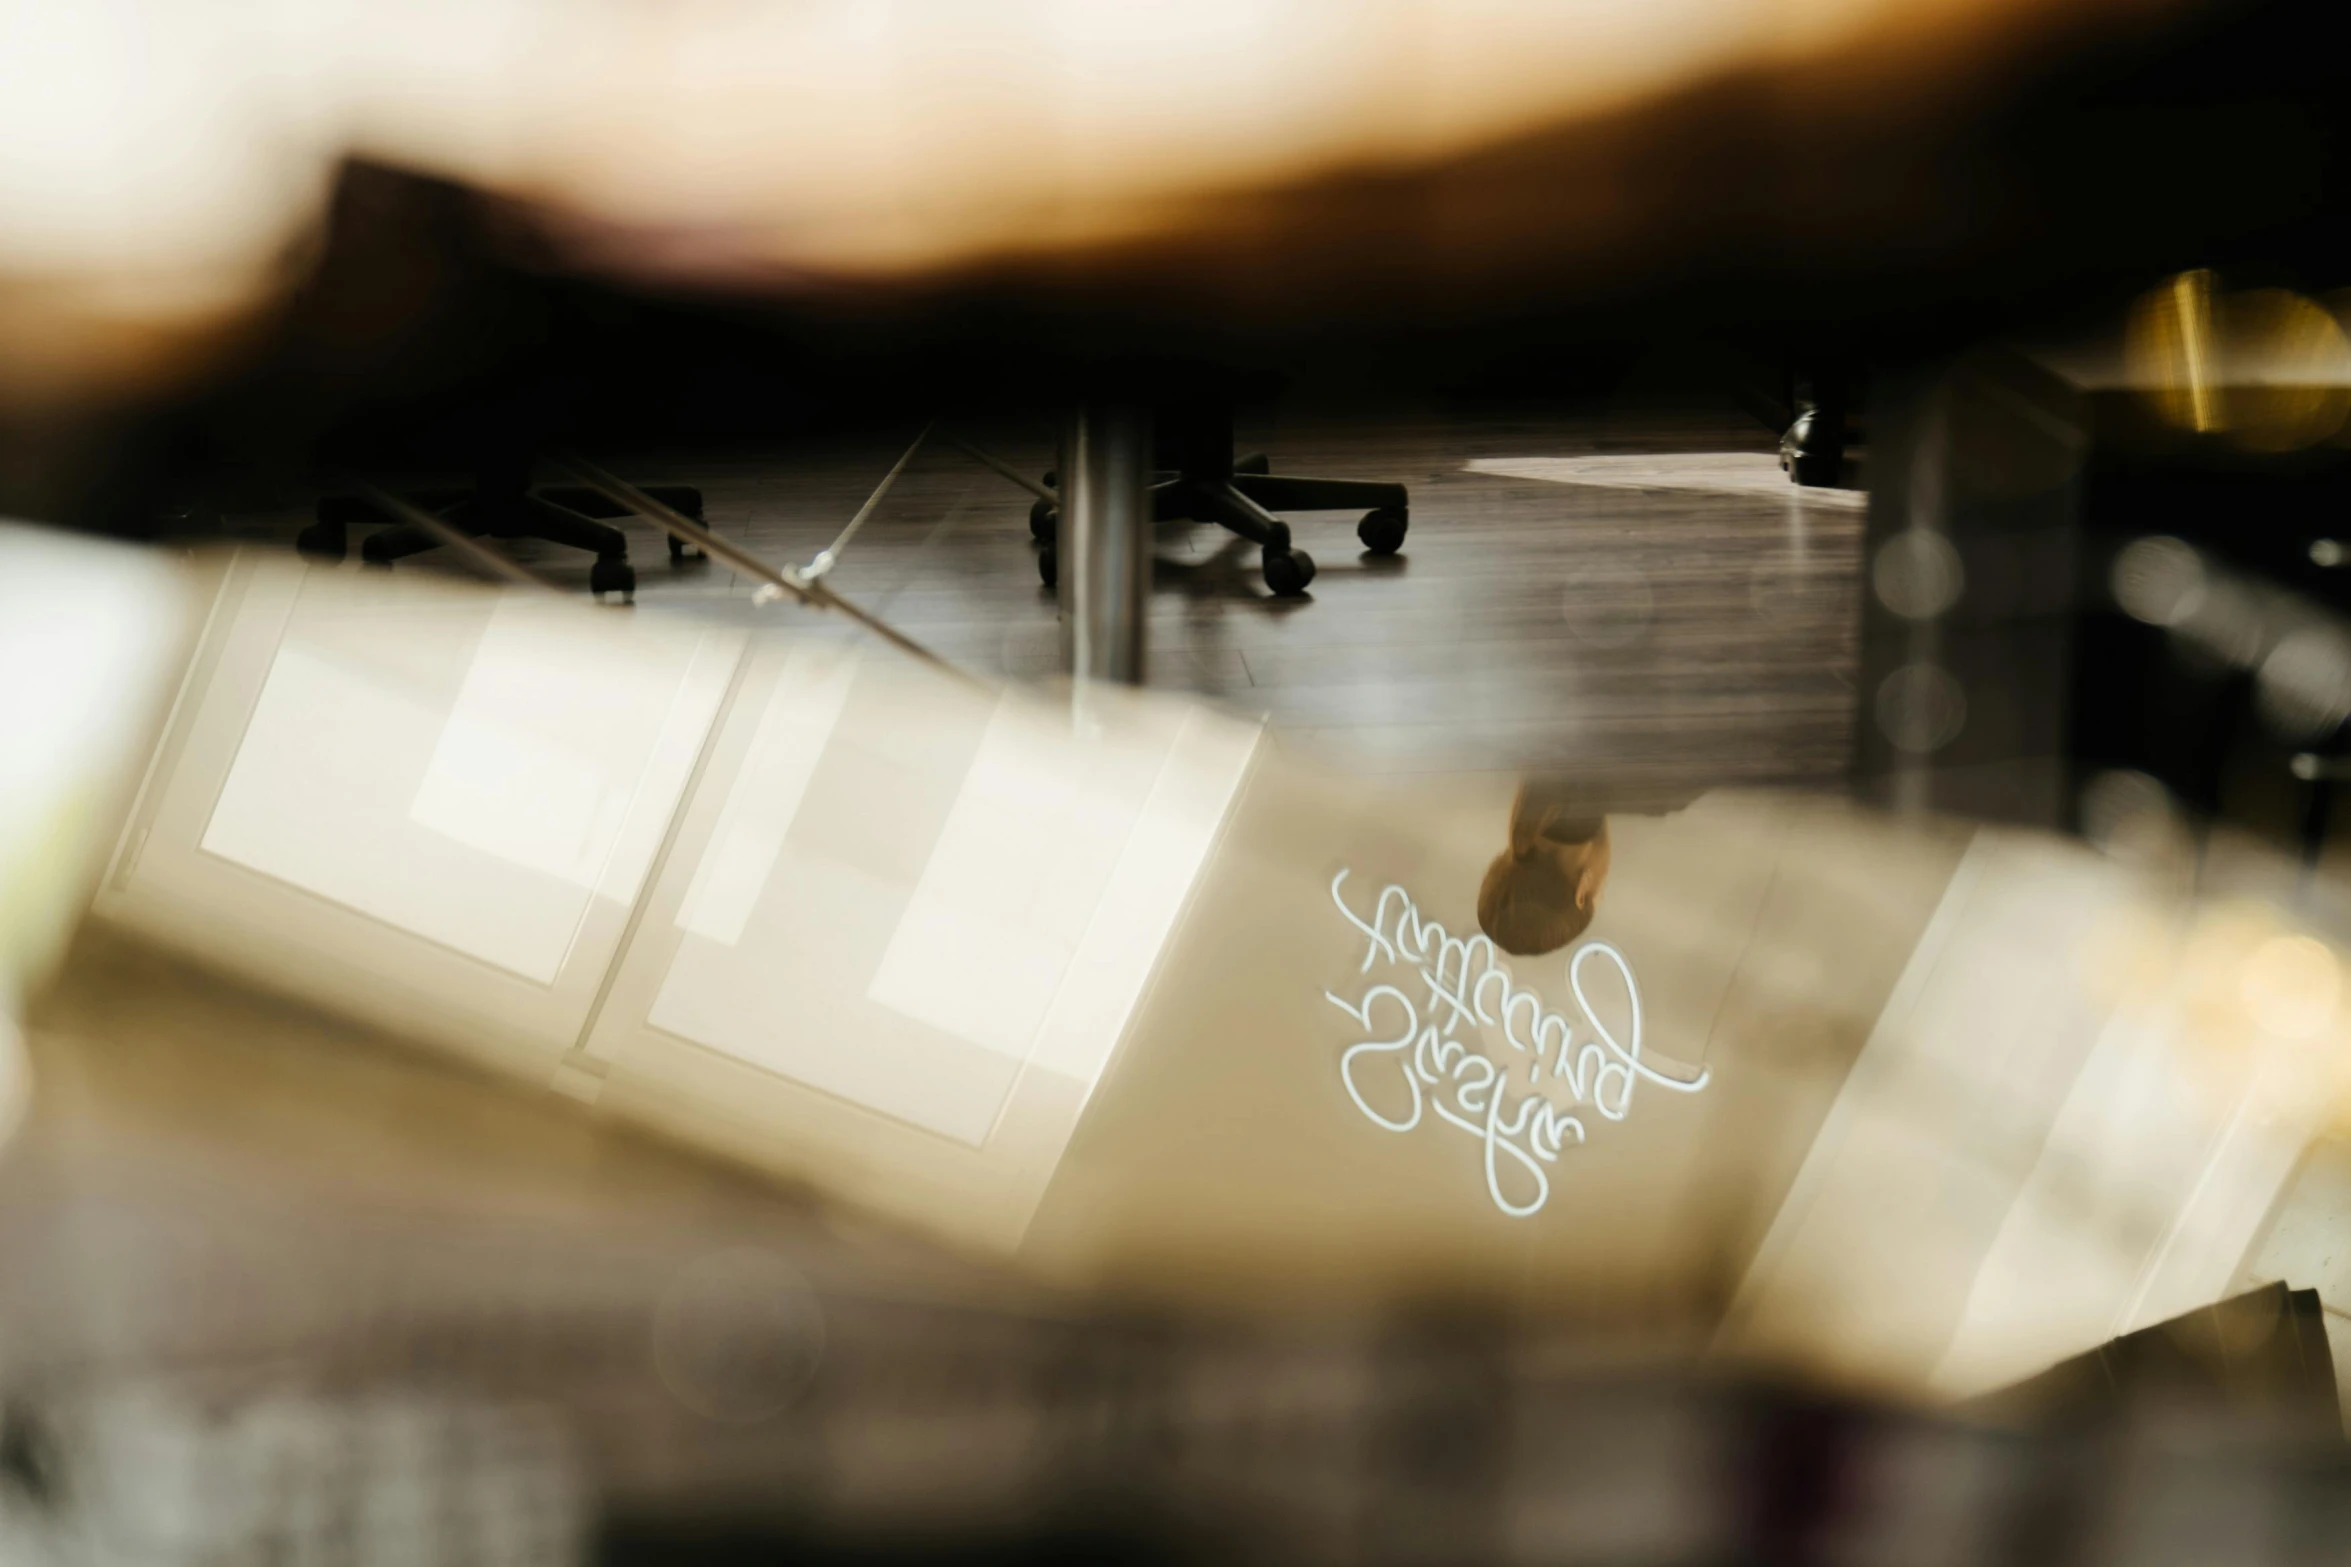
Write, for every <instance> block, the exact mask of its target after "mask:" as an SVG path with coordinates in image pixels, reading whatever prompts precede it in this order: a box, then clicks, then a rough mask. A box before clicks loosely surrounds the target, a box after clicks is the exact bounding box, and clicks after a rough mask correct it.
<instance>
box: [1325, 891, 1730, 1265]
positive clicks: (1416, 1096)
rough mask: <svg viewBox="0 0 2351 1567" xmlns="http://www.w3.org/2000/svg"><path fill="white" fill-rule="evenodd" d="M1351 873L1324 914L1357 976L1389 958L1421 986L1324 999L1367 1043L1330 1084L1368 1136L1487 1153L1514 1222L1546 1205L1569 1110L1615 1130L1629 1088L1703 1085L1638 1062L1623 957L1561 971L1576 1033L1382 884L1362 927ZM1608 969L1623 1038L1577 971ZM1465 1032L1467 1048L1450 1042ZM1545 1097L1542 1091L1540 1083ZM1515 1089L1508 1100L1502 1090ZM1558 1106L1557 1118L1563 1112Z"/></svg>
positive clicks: (1574, 1128)
mask: <svg viewBox="0 0 2351 1567" xmlns="http://www.w3.org/2000/svg"><path fill="white" fill-rule="evenodd" d="M1347 876H1348V873H1347V872H1346V871H1341V872H1339V874H1338V875H1336V876H1334V877H1332V878H1331V902H1332V903H1334V904H1336V905H1337V906H1338V910H1339V913H1340V914H1341V915H1342V916H1344V917H1345V918H1346V921H1347V923H1348V924H1350V925H1353V926H1354V927H1355V928H1356V929H1357V930H1359V931H1361V932H1363V936H1364V942H1365V945H1364V951H1363V966H1362V969H1361V970H1360V972H1362V973H1364V974H1369V973H1370V972H1371V971H1372V965H1373V963H1374V962H1376V961H1379V960H1382V959H1385V960H1386V962H1387V963H1389V964H1391V965H1396V966H1400V967H1402V968H1404V969H1406V970H1408V971H1410V973H1409V975H1408V976H1407V977H1406V983H1407V984H1413V983H1415V982H1417V986H1418V988H1419V990H1420V992H1421V994H1420V995H1419V996H1418V997H1417V998H1416V997H1415V996H1414V995H1412V994H1410V993H1408V992H1407V991H1406V990H1405V989H1403V988H1401V987H1400V986H1398V985H1394V984H1388V983H1381V984H1375V985H1373V986H1372V987H1371V988H1370V989H1369V990H1366V991H1365V992H1364V993H1363V995H1362V996H1361V998H1360V999H1358V1000H1355V1001H1348V1000H1347V999H1345V998H1344V997H1341V996H1339V995H1337V994H1334V993H1333V992H1331V991H1327V990H1326V991H1324V992H1323V996H1324V999H1326V1000H1328V1001H1329V1002H1330V1004H1331V1005H1332V1006H1335V1007H1337V1008H1338V1009H1339V1010H1340V1011H1342V1012H1344V1013H1346V1014H1347V1016H1349V1017H1350V1018H1353V1019H1354V1020H1355V1022H1356V1023H1357V1024H1358V1025H1359V1026H1360V1027H1361V1028H1362V1029H1363V1030H1364V1032H1365V1035H1366V1037H1365V1038H1364V1039H1363V1040H1362V1041H1361V1042H1360V1043H1358V1044H1355V1045H1351V1046H1349V1047H1348V1048H1347V1050H1346V1051H1345V1052H1344V1053H1343V1054H1341V1056H1340V1057H1339V1081H1340V1082H1341V1083H1342V1084H1344V1085H1345V1087H1346V1090H1347V1097H1348V1098H1350V1099H1352V1100H1353V1101H1355V1108H1356V1109H1358V1110H1360V1111H1362V1112H1363V1113H1364V1115H1365V1116H1366V1117H1367V1118H1368V1119H1369V1120H1370V1121H1371V1123H1372V1124H1373V1125H1375V1126H1378V1127H1381V1128H1383V1129H1384V1130H1387V1131H1391V1132H1409V1131H1411V1130H1412V1129H1413V1128H1415V1127H1417V1126H1419V1125H1420V1124H1421V1121H1422V1119H1423V1117H1424V1116H1429V1115H1433V1116H1434V1117H1435V1118H1436V1119H1437V1120H1438V1121H1441V1122H1443V1123H1445V1124H1447V1125H1451V1126H1455V1127H1458V1128H1460V1129H1461V1130H1462V1131H1464V1132H1467V1133H1468V1134H1469V1135H1470V1136H1472V1137H1475V1138H1477V1139H1478V1140H1479V1141H1480V1142H1481V1143H1482V1144H1483V1145H1484V1148H1485V1163H1486V1191H1487V1193H1488V1194H1489V1195H1490V1196H1492V1197H1493V1199H1494V1205H1495V1206H1496V1207H1498V1208H1500V1209H1501V1210H1502V1211H1503V1212H1504V1213H1506V1214H1509V1215H1510V1216H1511V1217H1512V1218H1519V1219H1523V1218H1526V1217H1528V1216H1530V1215H1532V1214H1535V1213H1538V1212H1540V1211H1541V1210H1542V1207H1543V1204H1544V1203H1545V1202H1547V1201H1549V1200H1550V1197H1551V1178H1550V1176H1549V1174H1548V1173H1546V1170H1545V1166H1547V1165H1550V1164H1554V1163H1556V1162H1557V1161H1558V1158H1559V1154H1560V1150H1561V1149H1563V1148H1566V1147H1568V1146H1569V1145H1571V1144H1580V1143H1582V1142H1583V1140H1584V1123H1583V1120H1582V1118H1581V1117H1580V1116H1578V1115H1577V1114H1575V1113H1573V1112H1574V1110H1575V1109H1580V1108H1582V1107H1583V1106H1586V1105H1589V1106H1590V1107H1591V1108H1592V1109H1594V1110H1597V1111H1598V1112H1600V1114H1601V1116H1602V1117H1603V1118H1604V1119H1607V1120H1610V1121H1621V1120H1623V1119H1624V1118H1625V1116H1626V1115H1627V1114H1628V1113H1629V1112H1630V1111H1631V1109H1632V1107H1633V1089H1634V1087H1635V1085H1636V1084H1638V1083H1641V1082H1651V1083H1655V1084H1657V1085H1659V1086H1660V1087H1663V1088H1669V1089H1671V1090H1673V1091H1674V1092H1675V1093H1682V1094H1694V1093H1696V1092H1698V1090H1700V1089H1702V1088H1704V1087H1705V1086H1706V1082H1707V1074H1706V1073H1705V1072H1704V1071H1701V1072H1699V1074H1698V1075H1697V1076H1696V1077H1695V1078H1689V1079H1683V1078H1678V1077H1668V1076H1666V1075H1665V1074H1664V1073H1662V1072H1659V1071H1657V1070H1656V1069H1655V1068H1653V1067H1651V1066H1649V1065H1648V1064H1647V1063H1646V1062H1644V1061H1642V1059H1641V992H1640V989H1639V987H1638V986H1636V985H1635V984H1634V982H1633V968H1632V965H1631V964H1630V963H1627V962H1626V961H1625V957H1624V954H1623V953H1621V952H1619V951H1617V950H1616V948H1614V947H1612V946H1610V945H1609V944H1608V943H1607V942H1604V941H1590V942H1586V943H1585V944H1584V945H1583V946H1581V947H1578V948H1577V949H1576V951H1575V954H1574V955H1573V956H1572V957H1570V958H1569V959H1568V963H1567V984H1568V989H1569V990H1570V991H1572V992H1573V993H1574V996H1575V1003H1576V1013H1577V1019H1578V1021H1577V1022H1576V1023H1570V1022H1569V1021H1568V1019H1567V1018H1565V1017H1563V1016H1561V1015H1560V1014H1559V1013H1557V1012H1552V1011H1548V1010H1546V1009H1545V1008H1544V1006H1543V1003H1542V1000H1541V998H1540V997H1538V996H1536V995H1535V993H1534V992H1533V991H1531V990H1522V989H1520V988H1519V987H1518V985H1517V984H1516V983H1515V982H1514V981H1513V980H1512V979H1511V977H1510V969H1509V967H1508V966H1507V964H1506V963H1505V961H1504V960H1503V957H1502V954H1501V952H1500V951H1499V950H1498V949H1497V948H1496V947H1495V945H1494V943H1493V942H1492V941H1490V940H1488V939H1487V938H1486V937H1485V936H1484V935H1482V934H1480V935H1473V936H1471V937H1469V938H1468V939H1467V940H1463V939H1461V938H1460V937H1457V936H1453V935H1450V934H1448V933H1447V932H1446V930H1445V927H1444V926H1442V925H1439V924H1437V923H1436V922H1435V921H1433V920H1428V919H1424V918H1422V917H1421V913H1420V910H1419V909H1417V908H1415V907H1414V906H1413V902H1412V898H1411V895H1410V894H1408V893H1406V892H1405V890H1404V889H1403V888H1402V887H1399V886H1396V885H1394V884H1390V885H1389V886H1388V887H1386V888H1384V889H1383V890H1382V891H1381V893H1380V896H1379V901H1378V902H1377V903H1376V904H1374V905H1373V907H1372V911H1371V914H1370V917H1369V918H1366V917H1365V916H1363V915H1361V914H1358V913H1356V912H1355V910H1354V909H1352V908H1350V907H1348V905H1347V899H1346V896H1345V894H1344V892H1343V891H1342V889H1343V888H1344V887H1345V885H1346V881H1347ZM1595 967H1597V968H1600V969H1613V970H1614V971H1615V972H1616V975H1617V977H1618V978H1619V979H1621V980H1622V981H1623V984H1624V990H1625V997H1626V1000H1627V1002H1628V1003H1629V1009H1630V1020H1629V1022H1628V1023H1627V1025H1626V1026H1625V1029H1624V1032H1623V1036H1622V1037H1621V1038H1620V1037H1619V1036H1618V1034H1617V1033H1616V1031H1615V1030H1613V1029H1611V1028H1610V1027H1609V1026H1608V1024H1607V1023H1605V1022H1603V1021H1602V1020H1601V1017H1600V1013H1599V1010H1598V1008H1596V1007H1595V1006H1594V1005H1593V1004H1592V997H1591V995H1590V993H1589V992H1588V991H1587V990H1586V988H1585V974H1586V971H1587V970H1589V969H1592V968H1595ZM1464 1024H1467V1025H1469V1028H1470V1030H1471V1034H1472V1037H1471V1038H1470V1039H1463V1038H1460V1037H1458V1034H1459V1031H1460V1030H1461V1028H1462V1025H1464ZM1480 1026H1483V1027H1486V1028H1491V1029H1499V1030H1500V1031H1501V1035H1502V1039H1503V1042H1504V1044H1505V1046H1506V1047H1507V1049H1506V1052H1505V1053H1504V1054H1503V1056H1502V1057H1501V1059H1499V1060H1497V1059H1495V1058H1494V1057H1492V1056H1489V1055H1487V1054H1486V1053H1485V1052H1484V1051H1483V1050H1482V1049H1480V1048H1479V1044H1480V1041H1479V1039H1478V1038H1477V1036H1476V1030H1477V1029H1478V1028H1479V1027H1480ZM1546 1079H1548V1081H1549V1085H1550V1087H1551V1094H1550V1095H1548V1096H1547V1095H1545V1094H1544V1093H1542V1092H1540V1091H1539V1090H1540V1089H1542V1088H1543V1087H1544V1086H1545V1084H1546ZM1514 1082H1515V1083H1519V1084H1523V1087H1522V1088H1521V1090H1520V1092H1519V1095H1518V1097H1517V1098H1516V1099H1515V1100H1514V1099H1513V1098H1512V1097H1511V1089H1512V1085H1513V1084H1514ZM1562 1099H1564V1101H1565V1103H1566V1106H1567V1107H1570V1108H1563V1107H1562V1105H1561V1103H1560V1101H1561V1100H1562Z"/></svg>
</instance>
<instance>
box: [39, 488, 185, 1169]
mask: <svg viewBox="0 0 2351 1567" xmlns="http://www.w3.org/2000/svg"><path fill="white" fill-rule="evenodd" d="M183 593H184V590H183V588H182V587H181V585H180V583H179V581H178V580H177V577H176V574H175V573H174V572H173V571H172V569H171V568H170V567H169V566H167V565H165V564H164V563H163V562H161V561H160V560H157V559H156V558H154V557H153V556H150V555H146V554H143V553H140V552H137V551H133V550H128V549H123V548H120V547H116V546H108V545H102V544H94V543H90V542H87V541H84V540H80V539H75V538H71V537H69V536H67V535H64V534H58V533H49V532H45V531H40V530H36V529H32V528H25V527H19V526H12V525H8V524H0V1142H5V1141H6V1140H7V1137H8V1133H9V1131H10V1129H11V1128H12V1127H13V1126H14V1124H15V1120H16V1117H17V1115H18V1114H19V1113H20V1112H21V1110H22V1108H23V1099H24V1096H25V1094H26V1092H27V1091H28V1084H27V1082H26V1079H25V1076H24V1065H23V1061H22V1058H21V1056H20V1055H19V1054H18V1048H17V1045H16V1042H15V1039H14V1037H13V1035H14V1019H15V1017H16V1014H17V1011H18V1007H19V1005H20V1003H21V1002H22V1000H23V997H24V995H25V992H26V990H27V989H28V988H29V987H30V986H32V985H33V984H35V983H37V982H38V981H39V980H40V979H41V978H42V977H43V976H44V975H45V974H46V973H47V972H48V970H49V969H50V967H51V966H52V965H53V964H54V963H55V962H56V960H57V957H58V955H59V954H60V953H61V952H63V951H64V949H65V943H66V938H67V937H68V936H69V935H70V934H71V933H72V930H73V926H74V922H75V921H76V920H77V919H78V918H79V917H80V915H81V912H82V906H83V903H84V901H85V900H86V898H87V897H88V895H89V892H90V890H91V881H92V872H93V870H94V862H95V860H96V858H97V857H98V856H100V855H101V854H103V852H104V843H105V839H106V836H107V835H108V833H109V832H110V831H111V830H112V829H113V827H114V825H115V817H114V812H115V810H116V809H117V808H119V806H120V805H121V804H122V803H123V802H124V800H125V799H127V796H128V790H127V788H126V786H125V785H126V780H125V777H124V775H125V774H126V772H128V771H129V770H130V769H131V768H132V767H133V766H134V765H135V764H134V761H133V758H134V757H135V756H136V754H137V752H138V750H139V748H140V747H141V745H142V744H143V742H144V741H145V740H146V739H147V737H148V736H147V731H148V727H149V725H150V724H151V723H152V722H153V720H154V717H155V713H156V710H157V707H158V705H159V703H160V701H161V699H162V697H163V695H164V683H165V681H166V679H167V678H168V675H169V673H170V670H171V664H172V660H173V658H174V657H175V655H176V654H177V653H178V652H179V645H178V644H179V638H180V634H181V616H182V611H183V608H184V602H185V601H184V597H183Z"/></svg>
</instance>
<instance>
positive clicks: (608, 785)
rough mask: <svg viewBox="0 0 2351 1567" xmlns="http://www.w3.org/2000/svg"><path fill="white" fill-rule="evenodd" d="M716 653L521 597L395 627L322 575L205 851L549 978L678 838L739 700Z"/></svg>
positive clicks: (252, 725) (284, 644)
mask: <svg viewBox="0 0 2351 1567" xmlns="http://www.w3.org/2000/svg"><path fill="white" fill-rule="evenodd" d="M703 641H704V636H703V634H702V633H700V632H698V631H696V630H694V629H692V628H688V627H673V626H665V625H662V624H660V623H658V622H652V621H633V622H631V623H629V624H627V625H625V626H624V625H621V624H618V623H616V622H615V621H614V620H613V619H612V618H610V617H599V616H595V615H591V614H586V613H583V612H582V611H581V610H579V609H578V608H576V607H570V606H564V605H559V604H553V603H535V602H531V601H528V600H523V599H501V600H496V601H487V602H482V603H478V604H473V603H458V604H451V605H449V606H447V607H445V608H440V609H437V610H436V611H435V612H434V613H433V614H432V615H430V616H427V615H422V614H419V613H417V612H415V609H414V606H408V608H407V612H405V613H401V614H396V615H379V614H376V613H372V612H371V611H370V610H369V609H368V608H367V607H366V606H364V605H363V604H360V603H359V602H357V600H356V599H355V597H354V595H353V590H351V589H350V588H349V587H347V586H342V585H339V584H337V583H336V581H335V579H333V578H331V577H326V576H323V575H322V576H314V577H313V578H311V579H310V582H309V583H307V584H306V585H305V587H304V591H303V595H302V597H301V599H300V601H299V602H298V603H297V605H296V607H295V610H294V612H293V615H292V616H291V618H290V620H289V622H288V625H287V627H286V630H285V634H284V636H283V638H282V640H281V641H280V643H279V646H278V649H277V651H276V654H275V656H274V657H273V658H272V660H271V663H270V668H269V674H268V676H267V678H266V679H265V681H264V682H263V685H262V689H261V694H260V696H259V698H258V700H257V701H256V702H255V705H254V710H253V715H252V718H251V720H250V722H249V723H248V724H247V726H246V729H245V733H244V736H243V739H242V740H241V742H240V743H239V746H238V749H237V754H236V758H235V761H234V762H233V763H232V764H231V766H230V769H229V773H228V778H227V781H226V782H225V784H224V785H223V786H222V789H221V793H220V798H219V800H218V801H217V802H216V803H215V805H214V807H213V811H212V815H211V818H210V821H209V822H208V823H207V825H206V827H205V831H204V835H203V839H202V844H203V847H204V849H205V850H206V851H207V852H209V853H211V854H215V855H218V856H220V857H221V858H223V859H227V860H231V861H234V862H235V863H237V864H239V865H243V866H245V867H247V868H249V869H252V870H257V871H260V872H263V873H264V874H266V875H269V876H273V877H275V878H277V879H278V880H280V881H284V882H288V883H291V884H292V885H294V886H297V887H300V888H303V889H304V890H306V891H309V892H313V893H316V894H318V895H319V896H321V897H324V898H328V899H331V900H332V901H334V902H335V903H338V904H340V905H342V906H344V907H345V908H348V909H352V910H354V911H356V912H358V913H361V914H365V915H369V916H371V917H373V918H375V919H379V920H382V921H384V922H386V923H388V924H391V925H394V926H397V927H399V928H400V929H402V930H405V931H409V932H411V933H413V934H415V935H419V936H423V937H425V938H427V939H428V940H431V941H435V942H438V943H441V944H442V945H445V946H449V947H453V948H456V949H457V950H459V951H461V952H465V953H467V954H470V955H471V956H474V957H477V958H479V959H481V960H482V961H484V962H486V963H490V964H493V965H495V966H496V967H498V968H501V969H505V970H507V971H509V972H511V973H514V974H519V975H521V976H523V977H525V978H527V979H532V980H536V981H538V982H540V983H542V984H548V983H552V982H553V981H554V979H555V977H556V975H557V973H558V972H559V971H560V969H561V968H562V965H563V961H564V957H565V954H566V953H567V952H568V951H569V950H570V948H571V944H572V941H573V939H574V937H575V935H576V933H577V931H578V929H579V925H580V921H581V919H582V917H583V916H584V915H585V914H586V913H587V911H588V909H589V907H590V905H591V903H592V902H593V900H594V899H595V898H596V897H597V896H599V895H601V896H604V897H607V898H611V899H615V900H617V901H621V902H627V901H630V900H632V899H633V898H634V897H635V896H636V894H637V890H638V887H639V885H640V883H641V882H642V881H643V879H644V876H645V872H646V869H647V867H648V866H649V865H650V863H651V861H652V857H653V853H654V851H655V849H656V848H657V847H658V845H659V843H660V837H661V833H662V830H663V828H664V826H665V825H666V823H667V820H668V817H669V815H670V813H671V812H672V810H673V809H674V808H675V806H676V804H677V800H678V796H679V794H680V792H681V790H682V789H683V788H684V785H685V781H686V777H687V774H688V773H689V772H690V771H691V769H692V767H693V762H694V757H695V754H696V752H697V751H698V749H699V747H700V745H701V742H702V738H703V735H704V734H705V732H706V731H707V730H708V728H709V725H710V722H711V720H712V718H713V717H714V716H715V713H716V709H717V702H718V698H719V695H720V689H719V685H718V683H717V682H715V681H711V680H708V679H701V680H696V679H691V678H689V676H690V674H691V672H692V669H693V666H694V663H695V658H696V654H697V652H698V650H699V649H700V647H701V644H702V642H703Z"/></svg>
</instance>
